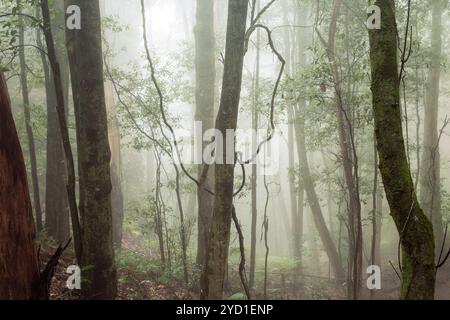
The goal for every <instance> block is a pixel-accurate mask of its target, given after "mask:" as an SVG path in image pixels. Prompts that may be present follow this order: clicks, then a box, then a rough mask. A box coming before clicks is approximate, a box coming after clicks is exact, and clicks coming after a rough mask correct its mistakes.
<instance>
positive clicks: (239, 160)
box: [175, 121, 282, 176]
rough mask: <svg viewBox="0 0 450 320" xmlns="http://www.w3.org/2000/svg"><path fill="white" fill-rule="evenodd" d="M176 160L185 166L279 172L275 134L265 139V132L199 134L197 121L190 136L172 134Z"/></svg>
mask: <svg viewBox="0 0 450 320" xmlns="http://www.w3.org/2000/svg"><path fill="white" fill-rule="evenodd" d="M175 136H176V139H177V141H178V146H179V151H180V158H179V159H178V157H175V160H176V161H177V162H178V163H180V162H181V163H183V164H185V165H200V164H206V165H215V164H229V165H239V164H249V165H252V164H255V165H257V166H258V167H259V169H258V170H260V174H262V175H267V176H272V175H276V174H277V173H278V171H279V168H280V145H281V143H282V139H281V137H280V135H279V134H278V133H277V132H274V133H272V136H271V139H267V137H268V136H267V130H255V129H236V130H233V129H227V130H226V132H225V133H222V132H221V131H220V130H218V129H214V128H213V129H207V130H203V123H202V122H201V121H195V122H194V130H193V133H192V132H191V131H189V130H186V129H178V130H176V131H175Z"/></svg>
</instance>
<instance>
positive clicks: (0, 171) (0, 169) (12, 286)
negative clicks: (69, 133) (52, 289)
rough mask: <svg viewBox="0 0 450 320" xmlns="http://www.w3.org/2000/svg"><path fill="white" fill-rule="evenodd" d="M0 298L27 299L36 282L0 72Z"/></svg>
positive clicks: (20, 166) (28, 217) (31, 229)
mask: <svg viewBox="0 0 450 320" xmlns="http://www.w3.org/2000/svg"><path fill="white" fill-rule="evenodd" d="M0 114H1V117H0V177H1V180H0V284H1V285H0V299H31V298H32V296H33V291H34V290H35V286H36V285H37V284H38V282H39V266H38V257H37V248H36V244H35V239H36V232H35V225H34V222H33V215H32V208H31V201H30V195H29V193H28V183H27V172H26V169H25V162H24V158H23V153H22V149H21V147H20V142H19V138H18V136H17V130H16V127H15V124H14V119H13V116H12V112H11V104H10V100H9V96H8V89H7V86H6V80H5V78H4V76H3V74H2V73H0Z"/></svg>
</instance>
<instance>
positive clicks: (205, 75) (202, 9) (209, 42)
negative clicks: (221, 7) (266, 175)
mask: <svg viewBox="0 0 450 320" xmlns="http://www.w3.org/2000/svg"><path fill="white" fill-rule="evenodd" d="M215 41H216V40H215V36H214V1H210V0H197V25H196V26H195V68H196V90H195V99H196V111H195V121H198V122H201V124H202V137H203V134H204V133H205V131H206V130H208V129H210V128H212V127H213V126H214V96H215V95H214V93H215V78H216V59H215ZM201 143H202V144H201V146H202V156H203V150H204V149H205V147H206V145H207V143H205V142H203V141H202V142H201ZM202 163H203V157H202ZM203 170H204V165H203V164H201V165H199V166H198V178H199V180H201V179H202V173H203ZM208 171H209V172H208V175H207V177H206V179H204V181H201V185H200V186H199V187H198V189H197V198H198V220H197V224H198V235H197V264H198V265H199V266H202V267H203V266H204V265H205V260H206V254H207V248H208V238H209V228H210V225H211V217H212V211H213V201H214V198H213V196H211V195H210V194H209V193H208V192H207V191H206V190H205V189H208V190H212V188H213V180H214V179H213V170H211V168H210V169H209V170H208Z"/></svg>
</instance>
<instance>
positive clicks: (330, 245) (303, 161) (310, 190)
mask: <svg viewBox="0 0 450 320" xmlns="http://www.w3.org/2000/svg"><path fill="white" fill-rule="evenodd" d="M296 118H297V120H296V121H295V132H296V138H297V144H298V149H299V150H298V156H299V158H300V166H301V168H300V169H301V172H302V184H303V185H304V186H305V192H306V196H307V198H308V202H309V206H310V208H311V211H312V215H313V220H314V224H315V226H316V228H317V231H318V232H319V236H320V239H321V240H322V244H323V247H324V248H325V251H326V253H327V255H328V259H329V260H330V263H331V266H332V269H333V273H334V276H335V278H336V279H337V280H338V281H343V279H344V278H345V273H344V268H343V267H342V264H341V261H340V259H339V254H338V251H337V249H336V246H335V244H334V242H333V239H332V238H331V235H330V232H329V231H328V228H327V225H326V222H325V219H324V216H323V213H322V208H321V207H320V202H319V198H318V196H317V193H316V190H315V187H314V181H313V179H312V176H311V172H310V169H309V162H308V157H307V153H306V142H305V128H304V120H303V118H302V115H300V112H299V111H298V112H297V114H296Z"/></svg>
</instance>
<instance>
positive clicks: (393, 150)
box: [369, 0, 436, 299]
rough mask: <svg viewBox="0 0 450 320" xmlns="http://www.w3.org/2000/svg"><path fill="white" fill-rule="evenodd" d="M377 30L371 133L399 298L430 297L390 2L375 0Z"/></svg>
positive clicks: (431, 269) (431, 271)
mask: <svg viewBox="0 0 450 320" xmlns="http://www.w3.org/2000/svg"><path fill="white" fill-rule="evenodd" d="M375 5H377V6H379V7H380V9H381V12H382V13H383V19H382V20H381V29H379V30H369V38H370V62H371V72H372V94H373V110H374V118H375V133H376V138H377V149H378V154H379V161H380V172H381V176H382V179H383V184H384V189H385V191H386V197H387V200H388V203H389V206H390V209H391V216H392V218H393V219H394V222H395V225H396V227H397V230H398V232H399V236H400V242H401V246H402V257H403V258H402V262H401V264H402V283H401V298H402V299H433V298H434V285H435V280H436V266H435V253H434V248H435V246H434V236H433V226H432V224H431V222H430V221H429V219H428V218H427V216H426V215H425V214H424V212H423V211H422V209H421V208H420V206H419V203H418V201H417V196H416V192H415V190H414V184H413V181H412V177H411V172H410V168H409V164H408V161H407V156H406V150H405V142H404V138H403V131H402V116H401V109H400V79H399V70H398V61H397V59H398V54H397V53H398V51H397V50H398V49H397V48H398V41H397V34H398V33H397V26H396V14H395V2H394V1H393V0H377V1H376V2H375Z"/></svg>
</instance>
